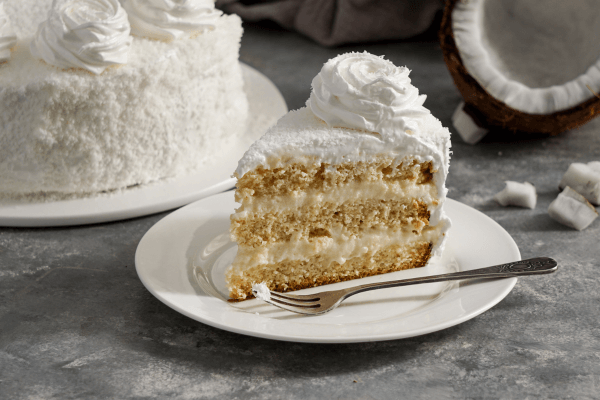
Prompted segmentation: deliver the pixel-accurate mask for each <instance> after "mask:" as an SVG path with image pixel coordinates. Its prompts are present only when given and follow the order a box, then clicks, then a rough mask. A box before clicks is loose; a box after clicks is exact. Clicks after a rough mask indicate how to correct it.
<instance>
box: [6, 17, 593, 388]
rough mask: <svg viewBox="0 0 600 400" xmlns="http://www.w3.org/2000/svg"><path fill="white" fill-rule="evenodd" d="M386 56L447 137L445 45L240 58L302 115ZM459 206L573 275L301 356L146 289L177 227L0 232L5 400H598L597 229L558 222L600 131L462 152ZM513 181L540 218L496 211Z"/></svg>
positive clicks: (293, 46) (249, 48) (530, 282)
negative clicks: (143, 255) (339, 74)
mask: <svg viewBox="0 0 600 400" xmlns="http://www.w3.org/2000/svg"><path fill="white" fill-rule="evenodd" d="M363 50H368V51H369V52H372V53H375V54H385V55H386V56H387V58H389V59H390V60H392V61H393V62H394V63H396V64H400V65H407V66H408V67H409V68H410V69H412V74H411V77H412V79H413V83H414V84H415V85H416V86H417V87H419V88H420V89H421V92H422V93H425V94H427V95H428V100H427V102H426V103H425V105H426V106H427V107H429V108H430V109H431V111H432V112H433V114H434V115H436V116H438V117H439V118H440V119H441V120H442V122H443V123H444V124H445V125H447V126H449V125H450V116H451V114H452V112H453V110H454V108H455V107H456V105H457V104H458V102H459V95H458V92H457V91H456V89H455V88H454V86H453V83H452V81H451V78H450V76H449V74H448V72H447V71H446V68H445V65H444V62H443V59H442V55H441V51H440V49H439V46H438V45H437V44H436V43H435V41H429V42H404V43H384V44H372V45H357V46H346V47H342V48H336V49H325V48H321V47H318V46H317V45H315V44H313V43H312V42H310V41H308V40H307V39H305V38H303V37H301V36H298V35H296V34H294V33H288V32H284V31H278V30H273V29H270V28H265V27H260V26H249V27H247V29H246V34H245V36H244V39H243V44H242V51H241V60H242V61H243V62H245V63H247V64H249V65H251V66H253V67H255V68H257V69H258V70H260V71H262V72H263V73H264V74H265V75H267V76H268V77H269V78H270V79H272V80H273V82H274V83H275V84H276V85H277V86H278V87H279V88H280V90H281V92H282V93H283V95H284V97H285V99H286V101H287V103H288V105H289V107H290V108H292V109H294V108H298V107H300V106H302V105H303V104H304V102H305V101H306V99H307V98H308V95H309V92H310V82H311V80H312V78H313V76H314V75H315V74H316V73H317V72H318V71H319V70H320V68H321V65H322V64H323V63H324V62H325V61H326V60H327V59H329V58H330V57H333V56H335V55H336V54H338V53H342V52H346V51H363ZM453 151H454V154H453V157H452V162H451V169H450V175H449V178H448V187H449V188H450V193H449V195H450V197H452V198H454V199H456V200H458V201H461V202H463V203H465V204H468V205H469V206H472V207H474V208H476V209H478V210H480V211H482V212H484V213H485V214H487V215H488V216H490V217H491V218H493V219H494V220H495V221H497V222H498V223H499V224H500V225H502V226H503V227H504V228H505V229H506V230H507V231H508V232H509V233H510V234H511V235H512V237H513V238H514V239H515V241H516V242H517V244H518V245H519V248H520V250H521V253H522V255H523V257H524V258H526V257H533V256H541V255H543V256H550V257H554V258H556V259H557V260H558V261H559V263H560V265H561V270H560V271H559V272H558V273H557V274H554V275H551V276H543V277H537V278H530V279H525V278H524V279H521V280H519V282H518V283H517V285H516V287H515V288H514V290H513V291H512V292H511V293H510V294H509V295H508V296H507V297H506V299H505V300H503V301H502V302H501V303H500V304H498V305H497V306H496V307H494V308H492V309H491V310H489V311H487V312H486V313H484V314H482V315H480V316H479V317H476V318H474V319H472V320H470V321H468V322H465V323H463V324H461V325H458V326H455V327H452V328H449V329H446V330H443V331H440V332H436V333H432V334H429V335H425V336H421V337H415V338H412V339H405V340H394V341H388V342H379V343H363V344H337V345H318V344H294V343H284V342H276V341H270V340H264V339H257V338H252V337H246V336H242V335H238V334H234V333H229V332H226V331H222V330H219V329H215V328H212V327H209V326H206V325H203V324H201V323H199V322H196V321H194V320H191V319H189V318H187V317H185V316H183V315H181V314H179V313H177V312H175V311H173V310H171V309H170V308H168V307H167V306H165V305H163V304H162V303H161V302H159V301H158V300H157V299H155V298H154V297H153V296H152V295H151V294H150V293H149V292H148V291H147V290H146V289H145V288H144V287H143V286H142V284H141V282H140V281H139V279H138V277H137V275H136V272H135V267H134V253H135V250H136V246H137V244H138V242H139V241H140V239H141V237H142V236H143V234H144V233H145V232H146V231H147V230H148V229H149V228H150V227H152V225H154V224H155V223H156V222H157V221H158V220H160V219H161V218H163V217H164V216H166V215H167V214H168V213H161V214H157V215H150V216H147V217H143V218H137V219H134V220H127V221H120V222H114V223H106V224H99V225H92V226H80V227H68V228H44V229H12V228H0V398H1V399H104V398H123V399H162V398H178V399H398V398H405V399H443V398H450V399H462V398H473V399H480V398H484V399H508V398H518V399H526V398H531V399H537V398H540V399H566V398H573V399H585V398H588V399H591V398H599V397H600V395H599V393H600V324H599V323H598V318H599V317H600V279H599V275H600V221H599V220H596V221H595V222H594V224H593V225H592V226H590V227H589V228H588V229H587V230H585V231H583V232H577V231H573V230H570V229H568V228H565V227H563V226H561V225H559V224H558V223H556V222H554V221H552V220H551V219H550V218H549V217H548V216H547V214H546V209H547V207H548V205H549V203H550V202H551V201H552V199H553V198H554V197H555V196H556V195H557V194H558V189H557V184H558V182H559V180H560V177H561V176H562V174H563V172H564V171H565V170H566V168H567V166H568V165H569V164H570V163H571V162H574V161H591V160H600V120H596V121H594V122H592V123H590V124H588V125H586V126H585V127H583V128H581V129H579V130H575V131H572V132H568V133H565V134H562V135H560V136H558V137H552V138H531V139H521V140H517V139H514V138H513V139H511V140H507V139H502V136H501V135H491V136H490V137H488V138H486V140H485V141H484V142H483V143H481V144H479V145H477V146H470V145H466V144H464V143H463V142H462V141H461V139H460V138H458V136H455V137H454V138H453ZM506 179H510V180H517V181H524V180H527V181H530V182H532V183H534V184H535V185H536V187H537V190H538V194H539V200H538V205H537V207H536V209H534V210H527V209H517V208H502V207H500V206H498V205H497V204H496V203H495V202H494V201H492V200H491V197H492V196H493V195H494V194H495V193H496V192H498V191H499V190H501V189H502V187H503V181H504V180H506Z"/></svg>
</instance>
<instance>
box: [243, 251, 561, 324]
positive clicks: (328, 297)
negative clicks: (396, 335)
mask: <svg viewBox="0 0 600 400" xmlns="http://www.w3.org/2000/svg"><path fill="white" fill-rule="evenodd" d="M557 269H558V264H557V262H556V261H555V260H553V259H552V258H548V257H538V258H530V259H528V260H521V261H515V262H511V263H508V264H501V265H495V266H493V267H487V268H480V269H473V270H470V271H461V272H453V273H450V274H442V275H432V276H424V277H421V278H412V279H402V280H396V281H389V282H381V283H369V284H366V285H360V286H354V287H351V288H347V289H340V290H331V291H326V292H320V293H314V294H306V295H293V294H283V293H278V292H273V291H271V292H270V293H269V294H270V296H268V297H269V298H268V299H266V298H263V300H264V301H266V302H267V303H269V304H272V305H274V306H276V307H280V308H283V309H285V310H289V311H293V312H296V313H300V314H309V315H316V314H323V313H326V312H328V311H331V310H333V309H334V308H336V307H337V306H339V305H340V303H341V302H342V301H344V300H346V299H347V298H348V297H350V296H354V295H355V294H358V293H362V292H367V291H369V290H375V289H383V288H391V287H397V286H408V285H416V284H419V283H433V282H444V281H454V280H459V279H473V278H478V279H481V278H512V277H516V276H522V275H542V274H550V273H552V272H555V271H556V270H557ZM252 293H253V294H254V296H256V297H258V296H257V292H256V291H255V290H254V289H253V290H252Z"/></svg>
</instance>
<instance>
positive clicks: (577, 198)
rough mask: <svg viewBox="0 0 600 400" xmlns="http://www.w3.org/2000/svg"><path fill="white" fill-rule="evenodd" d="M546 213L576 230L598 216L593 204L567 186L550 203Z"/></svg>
mask: <svg viewBox="0 0 600 400" xmlns="http://www.w3.org/2000/svg"><path fill="white" fill-rule="evenodd" d="M548 214H549V215H550V218H552V219H554V220H555V221H557V222H560V223H561V224H563V225H566V226H568V227H571V228H574V229H577V230H578V231H580V230H583V229H585V228H587V227H588V226H589V225H590V224H591V223H592V222H593V221H594V220H595V219H596V218H597V217H598V212H597V211H596V209H595V208H594V206H592V205H591V204H590V203H589V202H588V201H587V200H586V199H585V197H583V196H582V195H580V194H579V193H577V192H576V191H574V190H573V189H571V188H570V187H569V186H567V187H565V190H563V191H562V192H561V193H560V194H559V195H558V197H557V198H556V199H555V200H554V201H553V202H552V203H550V207H548Z"/></svg>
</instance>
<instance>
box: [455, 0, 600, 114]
mask: <svg viewBox="0 0 600 400" xmlns="http://www.w3.org/2000/svg"><path fill="white" fill-rule="evenodd" d="M452 31H453V34H454V40H455V42H456V47H457V49H458V51H459V54H460V57H461V58H462V63H463V65H464V66H465V68H466V69H467V71H468V72H469V74H470V75H471V76H472V77H473V78H474V79H475V80H476V81H477V83H479V85H481V87H483V88H484V90H486V91H487V92H488V93H489V94H490V95H491V96H492V97H494V98H495V99H497V100H499V101H501V102H502V103H504V104H506V105H507V106H509V107H511V108H513V109H516V110H518V111H521V112H523V113H528V114H543V115H546V114H551V113H554V112H557V111H564V110H568V109H570V108H572V107H574V106H576V105H578V104H581V103H583V102H585V101H586V100H588V99H590V98H591V97H593V96H594V93H600V39H599V38H600V4H599V2H598V0H543V1H540V0H502V1H498V0H469V1H465V0H463V1H458V2H457V3H456V5H455V8H454V10H453V11H452Z"/></svg>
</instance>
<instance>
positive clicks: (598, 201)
mask: <svg viewBox="0 0 600 400" xmlns="http://www.w3.org/2000/svg"><path fill="white" fill-rule="evenodd" d="M567 186H570V187H571V188H572V189H573V190H575V191H576V192H577V193H579V194H581V195H582V196H583V197H585V198H586V199H587V200H588V201H589V202H590V203H592V204H595V205H600V161H592V162H590V163H588V164H582V163H573V164H571V165H569V169H567V172H565V174H564V175H563V177H562V179H561V181H560V184H559V185H558V187H559V189H564V188H565V187H567Z"/></svg>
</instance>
